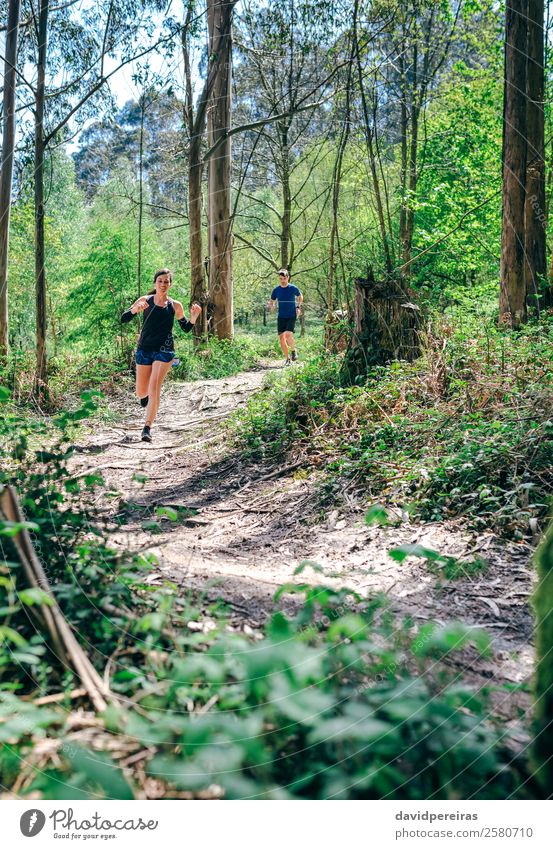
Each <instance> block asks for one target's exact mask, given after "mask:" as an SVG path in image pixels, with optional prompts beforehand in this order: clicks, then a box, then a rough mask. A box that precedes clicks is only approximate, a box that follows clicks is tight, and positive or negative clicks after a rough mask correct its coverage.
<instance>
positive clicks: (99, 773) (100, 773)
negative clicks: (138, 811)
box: [67, 744, 134, 799]
mask: <svg viewBox="0 0 553 849" xmlns="http://www.w3.org/2000/svg"><path fill="white" fill-rule="evenodd" d="M67 748H68V753H67V759H68V760H69V761H70V762H71V764H72V766H73V768H74V769H75V770H76V771H78V772H79V773H81V774H82V775H83V776H84V778H85V779H86V782H87V783H90V785H92V787H93V788H95V787H100V788H101V789H102V790H103V791H104V793H105V795H106V797H107V798H108V799H134V793H133V791H132V789H131V787H130V785H129V784H128V783H127V781H126V779H125V778H124V776H123V773H122V772H121V770H120V769H119V768H118V767H116V766H115V764H114V763H113V761H112V760H111V758H110V757H108V756H107V755H104V754H102V753H100V752H90V751H88V750H87V749H83V748H81V747H80V746H74V745H73V744H71V746H68V747H67Z"/></svg>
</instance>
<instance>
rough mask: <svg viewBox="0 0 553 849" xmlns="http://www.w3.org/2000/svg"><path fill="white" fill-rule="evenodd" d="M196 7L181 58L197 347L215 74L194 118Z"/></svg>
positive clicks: (203, 325)
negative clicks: (205, 146)
mask: <svg viewBox="0 0 553 849" xmlns="http://www.w3.org/2000/svg"><path fill="white" fill-rule="evenodd" d="M192 12H193V4H192V3H190V5H189V7H188V12H187V17H186V21H185V25H184V27H183V31H182V54H183V59H184V70H185V81H186V96H185V102H184V118H185V121H186V125H187V127H188V136H189V144H190V147H189V151H188V239H189V249H190V304H192V303H193V302H194V301H195V302H197V303H199V304H200V305H201V307H202V316H201V320H200V321H197V322H196V324H195V325H194V330H193V333H194V340H195V341H196V342H197V343H198V342H199V341H200V339H201V338H202V337H205V336H206V335H207V301H208V298H207V292H206V287H205V279H206V274H205V265H204V252H203V239H202V177H203V164H202V139H203V135H204V131H205V121H206V108H207V102H208V99H209V96H210V93H211V88H212V85H213V83H212V80H213V74H212V75H211V80H210V76H209V75H208V78H207V80H206V81H205V84H204V89H203V92H202V95H201V96H200V100H199V102H198V108H197V111H196V115H194V94H193V85H192V69H191V62H190V47H189V32H190V25H191V21H192Z"/></svg>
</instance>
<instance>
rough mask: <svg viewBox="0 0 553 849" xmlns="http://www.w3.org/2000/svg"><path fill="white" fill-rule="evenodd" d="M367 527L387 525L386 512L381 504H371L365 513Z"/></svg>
mask: <svg viewBox="0 0 553 849" xmlns="http://www.w3.org/2000/svg"><path fill="white" fill-rule="evenodd" d="M365 522H366V523H367V525H389V524H390V522H389V520H388V512H387V510H386V508H385V507H383V506H382V505H381V504H373V505H372V507H369V509H368V510H367V512H366V513H365Z"/></svg>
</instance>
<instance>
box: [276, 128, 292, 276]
mask: <svg viewBox="0 0 553 849" xmlns="http://www.w3.org/2000/svg"><path fill="white" fill-rule="evenodd" d="M288 130H289V126H288V124H285V123H282V124H279V126H278V128H277V131H278V135H279V138H280V154H281V169H280V170H281V183H282V218H281V228H280V264H281V266H282V268H287V269H288V270H289V271H290V272H291V271H292V269H291V268H290V264H291V259H292V258H291V256H290V236H291V221H292V191H291V189H290V146H289V144H288Z"/></svg>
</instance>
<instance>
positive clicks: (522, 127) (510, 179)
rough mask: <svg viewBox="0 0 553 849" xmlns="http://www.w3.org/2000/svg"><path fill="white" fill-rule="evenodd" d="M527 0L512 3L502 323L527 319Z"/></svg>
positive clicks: (507, 79)
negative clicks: (525, 251) (525, 278)
mask: <svg viewBox="0 0 553 849" xmlns="http://www.w3.org/2000/svg"><path fill="white" fill-rule="evenodd" d="M527 12H528V4H527V2H526V0H507V7H506V14H505V72H504V95H503V204H502V210H503V211H502V229H501V267H500V292H499V321H500V323H501V324H504V325H507V326H510V327H519V326H520V324H521V323H522V322H524V321H525V320H526V286H525V281H524V247H525V230H524V205H525V196H526V188H525V187H526V159H527V144H526V123H527V119H526V116H527V112H526V47H527V31H528V24H527V20H528V19H527Z"/></svg>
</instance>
